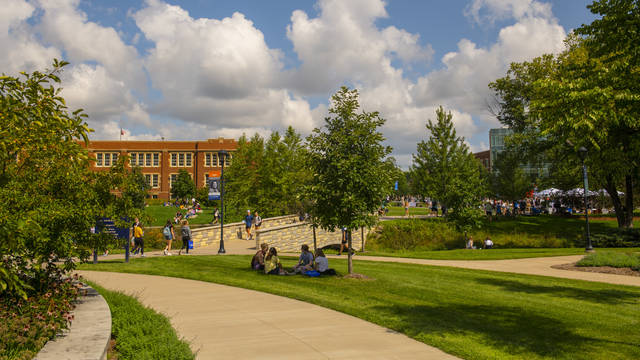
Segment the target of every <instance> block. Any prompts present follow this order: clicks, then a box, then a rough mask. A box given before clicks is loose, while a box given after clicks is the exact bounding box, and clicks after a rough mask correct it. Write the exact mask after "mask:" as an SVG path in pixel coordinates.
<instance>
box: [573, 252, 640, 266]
mask: <svg viewBox="0 0 640 360" xmlns="http://www.w3.org/2000/svg"><path fill="white" fill-rule="evenodd" d="M576 265H577V266H611V267H617V268H623V267H628V268H632V269H634V270H638V271H640V254H638V253H624V252H613V251H598V252H595V253H593V254H589V255H587V256H585V257H584V258H583V259H582V260H580V261H578V263H577V264H576Z"/></svg>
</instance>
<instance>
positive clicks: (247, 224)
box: [244, 210, 253, 240]
mask: <svg viewBox="0 0 640 360" xmlns="http://www.w3.org/2000/svg"><path fill="white" fill-rule="evenodd" d="M251 225H253V215H251V210H247V215H245V217H244V226H245V229H246V230H247V240H251V238H252V235H251Z"/></svg>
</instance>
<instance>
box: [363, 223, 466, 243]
mask: <svg viewBox="0 0 640 360" xmlns="http://www.w3.org/2000/svg"><path fill="white" fill-rule="evenodd" d="M461 243H462V244H464V239H463V238H462V236H461V235H460V234H459V233H458V232H456V231H455V229H454V228H453V226H451V225H450V224H448V223H446V222H445V221H444V220H440V219H433V220H427V221H425V220H416V219H411V220H397V221H385V222H382V223H380V225H379V226H378V228H377V229H376V230H375V231H373V232H371V233H370V234H369V236H368V239H367V245H368V246H369V248H370V249H372V250H383V249H385V250H414V249H416V248H421V249H424V250H442V249H453V248H457V247H459V246H458V244H461Z"/></svg>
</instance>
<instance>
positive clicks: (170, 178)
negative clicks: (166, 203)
mask: <svg viewBox="0 0 640 360" xmlns="http://www.w3.org/2000/svg"><path fill="white" fill-rule="evenodd" d="M176 180H178V174H171V175H170V176H169V188H171V187H173V183H174V182H175V181H176Z"/></svg>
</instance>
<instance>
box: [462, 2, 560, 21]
mask: <svg viewBox="0 0 640 360" xmlns="http://www.w3.org/2000/svg"><path fill="white" fill-rule="evenodd" d="M464 13H465V15H466V16H467V17H470V18H472V19H473V20H474V21H475V22H476V23H478V24H482V23H484V22H485V21H488V22H490V23H493V22H495V21H497V20H504V19H510V18H515V19H522V18H524V17H538V18H545V19H550V18H552V17H553V14H552V12H551V5H550V4H548V3H542V2H539V1H536V0H473V1H472V2H471V3H470V4H469V5H468V6H467V7H466V8H465V11H464Z"/></svg>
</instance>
